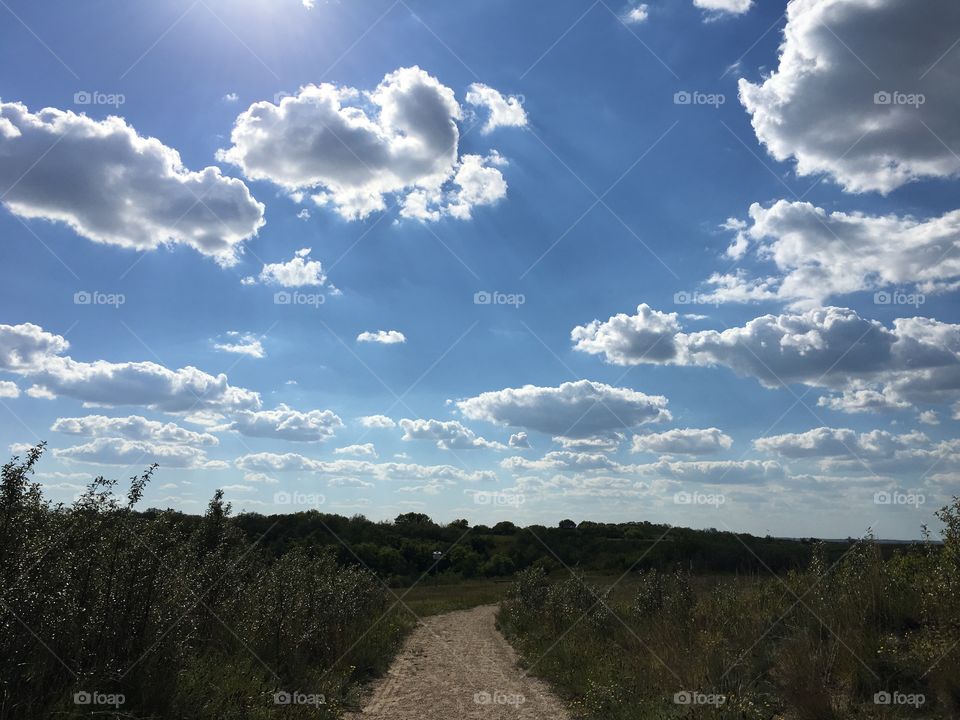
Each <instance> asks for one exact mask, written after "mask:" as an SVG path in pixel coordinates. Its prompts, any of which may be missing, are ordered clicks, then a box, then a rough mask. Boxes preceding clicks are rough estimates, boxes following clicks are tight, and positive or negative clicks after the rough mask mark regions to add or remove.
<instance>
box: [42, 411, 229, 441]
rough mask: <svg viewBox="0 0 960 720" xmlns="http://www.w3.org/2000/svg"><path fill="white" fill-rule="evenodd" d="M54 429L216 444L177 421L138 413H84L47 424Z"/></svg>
mask: <svg viewBox="0 0 960 720" xmlns="http://www.w3.org/2000/svg"><path fill="white" fill-rule="evenodd" d="M50 429H51V430H52V431H53V432H61V433H65V434H67V435H85V436H87V437H115V438H124V439H126V440H143V441H149V442H154V443H170V444H181V445H196V446H202V445H217V444H218V443H219V440H217V438H216V437H215V436H214V435H211V434H210V433H199V432H194V431H193V430H188V429H186V428H184V427H181V426H180V425H177V424H176V423H172V422H168V423H163V422H159V421H157V420H147V419H146V418H145V417H142V416H140V415H129V416H127V417H107V416H105V415H86V416H83V417H61V418H57V419H56V420H54V422H53V425H51V426H50Z"/></svg>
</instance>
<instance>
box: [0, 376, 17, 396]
mask: <svg viewBox="0 0 960 720" xmlns="http://www.w3.org/2000/svg"><path fill="white" fill-rule="evenodd" d="M16 397H20V388H18V387H17V384H16V383H15V382H10V381H9V380H0V398H16Z"/></svg>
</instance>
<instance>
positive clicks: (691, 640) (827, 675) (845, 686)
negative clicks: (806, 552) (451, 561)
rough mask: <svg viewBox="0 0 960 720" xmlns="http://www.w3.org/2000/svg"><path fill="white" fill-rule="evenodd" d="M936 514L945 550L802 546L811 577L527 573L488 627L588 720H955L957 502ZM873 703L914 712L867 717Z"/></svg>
mask: <svg viewBox="0 0 960 720" xmlns="http://www.w3.org/2000/svg"><path fill="white" fill-rule="evenodd" d="M939 516H940V519H941V520H942V521H943V524H944V531H943V543H942V544H938V543H932V542H930V543H927V544H926V545H925V546H923V547H921V548H911V549H904V550H902V551H899V552H897V553H895V554H893V555H892V556H889V553H887V552H885V548H884V547H883V546H882V545H881V544H879V543H877V542H876V541H874V540H873V539H872V538H867V539H866V540H863V541H859V542H851V543H849V544H848V546H847V547H846V549H845V551H844V553H843V554H842V555H840V556H839V557H835V556H834V553H833V552H832V551H833V548H830V547H829V546H827V545H824V544H812V545H810V546H809V547H810V561H809V562H808V564H807V565H806V567H803V568H798V569H794V570H791V571H789V572H786V573H781V574H779V575H777V576H771V575H770V574H769V573H764V574H762V575H760V574H747V575H741V576H739V577H737V578H736V579H730V578H729V577H728V578H726V579H718V578H712V579H710V578H706V577H698V576H696V575H691V574H690V573H688V572H680V571H677V570H672V571H671V570H668V569H667V570H664V569H644V570H640V571H638V572H633V573H631V574H630V575H629V576H628V577H627V578H625V579H623V581H622V583H620V585H621V586H622V585H627V586H629V588H630V592H629V593H625V592H624V591H623V590H622V589H621V590H620V592H619V595H615V594H614V593H613V592H611V591H610V590H609V589H608V590H607V591H603V590H602V589H599V588H597V587H595V586H593V585H591V584H590V583H588V582H586V580H585V578H583V577H580V576H578V575H571V576H569V577H568V578H566V579H564V580H556V579H552V578H551V577H550V576H549V575H548V574H547V573H546V572H545V571H544V570H543V569H542V568H532V569H528V570H525V571H523V572H521V573H518V574H517V576H516V580H515V583H514V586H513V588H512V590H511V591H510V593H509V594H508V596H507V599H506V600H505V602H504V603H503V605H502V607H501V611H500V614H499V616H498V621H499V623H500V626H501V628H502V629H503V630H504V631H505V632H506V633H507V635H508V637H509V639H510V640H511V642H512V643H513V644H514V645H515V646H516V647H517V649H518V650H519V651H520V653H521V657H522V658H523V662H524V663H526V664H527V665H528V670H531V671H533V672H534V673H535V674H538V675H541V676H543V677H545V678H547V679H549V680H551V681H553V682H554V683H555V684H556V686H557V687H558V689H559V690H560V691H561V692H562V693H563V694H564V695H565V696H566V697H567V698H568V699H569V700H570V702H571V704H572V706H573V708H574V709H575V711H576V713H577V716H578V717H582V718H589V719H591V720H592V719H596V720H600V719H601V718H602V719H603V720H661V719H666V718H731V719H732V718H737V719H750V720H774V719H777V720H781V719H782V720H830V718H836V719H838V720H839V719H841V718H842V719H844V720H846V719H848V718H863V719H867V718H871V719H872V718H877V719H880V718H894V717H921V718H938V719H939V718H944V719H946V718H955V717H958V715H960V646H958V645H957V640H958V639H960V600H958V598H960V593H958V590H960V584H958V583H960V499H955V500H954V502H953V503H952V504H951V505H950V506H948V507H946V508H944V509H943V510H942V511H941V512H940V513H939ZM883 692H890V693H900V694H901V697H902V696H905V695H910V696H914V697H919V696H923V698H924V702H923V703H922V704H920V705H919V707H912V706H899V707H897V706H886V705H882V704H881V705H878V704H876V703H875V702H874V697H875V694H876V693H883ZM677 693H694V694H696V693H700V697H711V696H712V697H722V698H724V700H725V701H724V702H723V703H722V704H703V703H702V704H696V703H693V704H688V705H685V704H682V703H678V702H676V701H675V694H677ZM681 697H682V696H681Z"/></svg>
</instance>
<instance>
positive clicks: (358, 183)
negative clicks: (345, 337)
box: [218, 67, 505, 220]
mask: <svg viewBox="0 0 960 720" xmlns="http://www.w3.org/2000/svg"><path fill="white" fill-rule="evenodd" d="M462 117H463V111H462V109H461V107H460V105H459V103H458V102H457V100H456V98H455V96H454V93H453V90H451V89H450V88H448V87H446V86H444V85H443V84H441V83H440V82H439V81H438V80H437V79H436V78H434V77H432V76H430V75H429V74H427V73H426V72H424V71H423V70H421V69H420V68H418V67H409V68H400V69H398V70H396V71H394V72H391V73H388V74H387V75H386V76H385V77H384V78H383V80H382V82H381V83H380V84H379V85H378V86H377V87H376V88H375V89H374V90H373V91H372V92H361V91H360V90H357V89H355V88H350V87H345V86H337V85H332V84H329V83H324V84H322V85H319V86H317V85H306V86H304V87H302V88H300V91H299V92H298V93H297V94H296V95H292V96H289V97H285V98H283V99H282V100H281V101H280V102H279V104H273V103H270V102H258V103H254V104H253V105H251V106H250V107H249V108H248V109H247V110H246V111H244V112H243V113H241V114H240V115H239V117H237V120H236V122H235V124H234V127H233V131H232V133H231V138H230V139H231V142H232V143H233V144H232V146H231V147H230V148H228V149H226V150H221V151H220V152H219V153H218V157H219V158H220V159H221V160H223V161H225V162H230V163H232V164H234V165H236V166H238V167H240V168H241V169H242V170H243V172H244V174H245V175H246V176H247V177H248V178H251V179H257V180H269V181H271V182H274V183H276V184H278V185H280V186H282V187H284V188H286V189H287V190H288V191H290V192H291V193H303V192H305V191H310V192H312V193H313V194H312V195H311V197H312V199H313V200H314V202H315V203H317V205H319V206H324V205H331V206H332V207H333V208H334V209H335V210H336V211H337V212H338V213H339V214H340V215H341V216H342V217H344V218H347V219H357V218H363V217H366V216H367V215H369V214H370V213H372V212H375V211H379V210H383V209H385V208H386V206H387V200H388V198H389V197H392V196H396V197H397V198H399V199H400V202H401V205H402V206H403V207H404V214H405V215H406V216H407V217H418V218H420V219H423V220H432V219H437V218H438V217H442V216H445V215H451V216H453V217H469V214H470V208H471V207H472V206H474V205H479V204H486V203H488V202H489V201H490V200H489V199H490V198H491V197H492V196H496V197H497V198H499V197H501V196H502V195H501V193H500V192H493V191H483V192H479V193H478V192H477V191H476V190H472V191H467V188H466V187H465V186H464V183H463V182H462V178H460V177H459V175H460V172H461V171H462V170H463V169H464V168H465V167H468V166H469V165H471V164H475V163H476V162H477V158H479V156H473V157H474V160H470V161H468V159H467V158H468V157H470V156H464V157H463V158H461V157H458V146H459V140H460V130H459V128H458V125H457V122H458V121H459V120H461V119H462ZM480 160H482V162H483V164H484V170H485V171H486V172H484V173H482V181H483V182H484V183H486V184H492V185H496V186H499V185H501V184H502V185H503V187H504V188H505V183H503V176H502V175H501V174H500V172H499V171H498V170H496V169H495V168H493V167H490V165H492V164H494V163H493V162H490V161H489V159H486V160H485V159H482V158H481V159H480ZM473 175H474V177H475V179H476V177H477V173H476V172H474V173H473ZM458 185H459V186H460V188H459V189H457V186H458ZM414 196H415V197H414ZM411 197H414V199H413V200H410V198H411ZM469 198H474V199H475V201H473V202H472V204H471V200H470V199H469ZM408 200H410V202H409V203H408V202H407V201H408ZM408 205H410V206H411V207H408Z"/></svg>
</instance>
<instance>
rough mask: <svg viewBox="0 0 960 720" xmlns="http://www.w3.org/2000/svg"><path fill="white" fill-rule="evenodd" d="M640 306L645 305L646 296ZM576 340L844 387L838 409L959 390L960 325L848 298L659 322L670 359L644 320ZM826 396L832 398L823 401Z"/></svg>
mask: <svg viewBox="0 0 960 720" xmlns="http://www.w3.org/2000/svg"><path fill="white" fill-rule="evenodd" d="M641 308H643V310H642V311H641V312H640V313H639V315H640V316H644V315H647V314H649V313H648V312H647V309H646V306H641ZM572 335H573V337H574V339H575V341H576V342H575V345H574V347H575V349H577V350H581V351H583V352H588V353H591V354H595V355H602V356H603V357H604V358H605V359H606V360H607V362H610V363H613V364H617V365H638V364H642V363H664V364H673V365H687V366H714V365H721V366H725V367H728V368H730V369H732V370H733V371H735V372H736V373H737V374H739V375H744V376H749V377H754V378H756V379H757V380H759V381H760V383H761V384H762V385H764V386H766V387H779V386H781V385H782V384H784V383H788V384H789V383H804V384H807V385H811V386H816V387H824V388H830V389H832V390H836V391H839V392H843V393H856V395H852V396H850V397H849V398H841V400H838V401H837V402H836V408H837V409H844V408H845V407H846V406H847V405H848V400H849V401H850V402H849V404H850V405H851V407H853V406H857V405H859V407H861V408H864V409H866V407H865V405H866V404H870V403H877V402H879V401H881V400H882V401H883V404H884V405H885V406H887V407H896V406H904V405H902V404H903V403H923V402H926V403H936V402H943V401H944V400H945V399H950V398H951V397H955V396H956V395H957V394H960V325H951V324H948V323H942V322H939V321H937V320H932V319H930V318H923V317H913V318H898V319H896V320H894V321H893V328H887V327H886V326H884V325H883V324H882V323H880V322H878V321H876V320H868V319H866V318H862V317H860V315H858V314H857V313H856V312H855V311H853V310H850V309H847V308H837V307H826V308H816V309H813V310H808V311H805V312H799V313H784V314H782V315H763V316H761V317H758V318H755V319H753V320H750V321H749V322H747V323H746V324H745V325H744V326H742V327H733V328H728V329H726V330H723V331H722V332H720V331H716V330H703V331H699V332H692V333H685V332H676V333H674V334H672V335H670V334H669V333H668V332H667V331H666V330H665V331H664V332H663V336H662V338H661V339H660V340H659V342H658V346H668V347H670V348H671V351H670V353H664V355H665V356H666V357H667V359H660V360H658V359H654V358H651V357H650V356H649V354H648V353H647V349H648V347H649V345H650V335H649V333H648V332H647V330H646V325H645V324H644V323H642V322H633V321H632V319H631V318H627V319H626V320H624V318H623V317H622V316H614V317H613V318H610V320H608V321H606V322H598V321H594V322H592V323H590V324H589V325H586V326H582V327H578V328H575V329H574V331H573V333H572ZM824 402H825V403H830V402H831V401H830V400H826V401H824Z"/></svg>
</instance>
